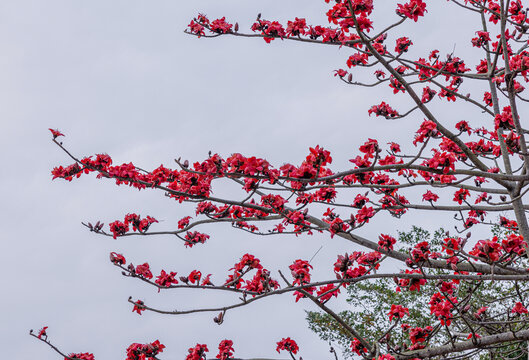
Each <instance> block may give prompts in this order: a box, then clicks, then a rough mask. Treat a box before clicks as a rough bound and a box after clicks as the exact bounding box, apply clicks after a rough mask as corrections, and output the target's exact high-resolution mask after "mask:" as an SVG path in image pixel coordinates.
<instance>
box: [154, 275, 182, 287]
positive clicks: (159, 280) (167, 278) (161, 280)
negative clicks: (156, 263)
mask: <svg viewBox="0 0 529 360" xmlns="http://www.w3.org/2000/svg"><path fill="white" fill-rule="evenodd" d="M175 276H176V272H174V271H171V272H170V273H169V274H168V273H166V272H165V270H162V272H161V273H160V275H158V276H157V277H156V281H155V283H156V284H158V285H160V286H163V287H169V286H171V285H172V284H178V280H176V278H175ZM158 291H159V289H158Z"/></svg>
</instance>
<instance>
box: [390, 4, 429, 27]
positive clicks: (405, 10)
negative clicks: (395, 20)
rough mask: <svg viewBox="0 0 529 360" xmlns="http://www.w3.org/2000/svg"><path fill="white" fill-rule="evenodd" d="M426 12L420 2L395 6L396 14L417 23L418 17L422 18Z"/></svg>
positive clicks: (424, 6)
mask: <svg viewBox="0 0 529 360" xmlns="http://www.w3.org/2000/svg"><path fill="white" fill-rule="evenodd" d="M425 12H427V11H426V4H425V3H424V2H423V1H422V0H410V2H409V3H406V4H404V5H402V4H398V5H397V14H399V15H401V16H405V17H407V18H410V19H412V20H413V21H415V22H417V19H418V18H419V16H424V13H425Z"/></svg>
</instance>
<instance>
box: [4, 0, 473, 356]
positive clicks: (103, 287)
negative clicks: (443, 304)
mask: <svg viewBox="0 0 529 360" xmlns="http://www.w3.org/2000/svg"><path fill="white" fill-rule="evenodd" d="M395 3H396V2H394V1H381V0H379V1H376V2H375V6H376V7H377V6H378V7H380V5H379V4H383V7H380V9H378V8H377V10H378V12H377V14H376V17H375V19H376V20H378V21H380V22H381V23H380V24H388V23H389V22H390V21H393V20H395V19H396V16H395V14H394V9H395ZM388 4H390V5H389V6H388ZM434 5H435V6H434ZM327 6H328V5H327V4H325V2H324V1H306V0H304V1H302V0H290V1H284V0H283V1H281V0H268V1H265V2H257V1H242V0H237V1H236V0H231V1H226V0H225V1H218V0H215V1H214V0H204V1H200V3H199V4H197V2H194V1H175V0H173V1H168V0H156V1H140V0H110V1H109V0H90V1H79V0H62V1H61V0H47V1H42V0H16V1H0V46H1V51H0V53H1V55H0V119H1V121H2V125H3V126H2V127H3V129H2V130H3V131H2V133H3V137H2V141H1V143H0V147H1V155H0V156H1V159H2V165H3V166H2V169H3V172H2V173H3V174H4V175H3V176H2V178H1V180H0V181H1V187H0V189H1V190H0V191H1V201H2V206H1V207H0V216H1V219H2V224H3V226H2V235H1V240H2V242H1V246H2V248H1V252H0V256H1V258H2V264H3V266H4V268H5V269H7V274H4V280H3V285H2V289H3V290H4V291H3V295H2V297H1V298H0V306H1V308H2V311H3V316H2V320H1V321H0V338H1V339H2V343H3V344H4V346H3V350H2V355H3V356H4V357H5V358H6V359H42V360H52V359H58V356H57V354H55V353H54V352H53V351H52V350H51V349H49V348H48V347H47V346H45V345H44V344H42V343H39V342H38V341H35V340H34V339H33V338H30V337H29V336H28V335H27V333H28V331H29V329H31V328H33V329H36V330H37V329H39V328H40V327H42V326H44V325H47V326H49V330H48V333H49V336H50V339H51V340H52V341H53V343H54V344H55V345H57V346H58V347H60V348H61V349H63V350H64V351H65V352H68V353H69V352H85V351H89V352H93V353H94V354H95V355H96V359H98V360H101V359H121V358H124V357H125V356H124V350H125V348H126V347H127V346H128V345H129V344H130V343H132V342H140V343H144V342H150V341H154V340H156V339H159V340H160V341H161V342H162V343H164V344H165V345H166V346H167V349H166V351H165V352H164V354H163V356H162V358H163V359H183V358H184V357H185V355H186V350H187V348H189V347H191V346H194V345H195V344H196V343H197V342H199V343H207V344H208V345H209V348H210V351H211V352H210V356H211V357H214V355H215V354H216V348H217V345H218V343H219V341H220V340H222V339H224V338H228V339H232V340H233V341H234V347H235V350H236V355H237V356H240V357H251V356H271V357H272V356H277V353H275V342H277V341H278V340H280V339H281V338H282V337H286V336H290V337H292V338H294V339H295V340H296V341H298V344H299V345H300V347H301V350H302V351H301V354H302V356H303V357H304V358H305V359H316V358H317V359H324V358H330V354H329V353H328V346H327V345H326V344H325V343H324V342H321V341H319V339H318V338H317V336H316V335H314V334H312V333H311V332H310V331H309V330H308V329H307V324H306V322H305V320H304V317H305V314H304V310H306V309H309V310H314V307H313V306H312V305H311V304H310V303H309V302H303V301H300V302H299V303H297V304H296V303H294V299H293V297H292V296H291V295H286V296H283V297H277V298H275V299H269V300H266V301H263V302H262V303H255V304H252V305H250V306H248V307H246V308H241V309H239V310H236V311H232V312H229V313H228V314H227V317H226V321H225V323H224V324H223V325H222V326H218V325H216V324H215V323H214V322H213V321H212V318H213V316H214V315H215V314H206V315H189V316H182V317H171V316H162V315H159V314H154V313H149V312H146V313H144V314H143V315H142V316H138V315H137V314H135V313H132V312H131V310H132V308H131V306H130V304H128V303H127V301H126V300H127V298H128V296H129V295H132V296H133V297H134V298H139V299H143V300H145V301H146V302H147V303H148V304H150V305H153V306H156V307H160V308H164V309H169V310H170V309H175V308H177V309H188V308H193V307H197V306H204V305H213V304H220V303H222V304H229V303H231V302H233V301H236V300H237V299H236V297H232V296H220V295H219V296H218V297H215V298H212V296H211V294H212V293H201V292H178V291H173V292H170V291H163V292H161V293H160V294H158V293H157V292H156V290H155V289H154V288H151V287H147V286H145V284H142V283H141V282H139V281H135V280H133V279H128V278H123V277H122V276H121V275H120V272H119V271H117V269H116V268H114V267H113V266H112V265H111V264H110V262H109V261H108V253H109V252H110V251H117V252H120V253H123V254H124V255H125V257H126V258H127V260H130V261H131V262H133V263H134V264H140V263H143V262H145V261H148V262H149V263H150V264H151V268H152V269H153V273H156V274H158V273H159V271H160V270H161V269H162V268H163V269H166V270H169V271H177V272H178V273H179V275H186V274H188V273H189V272H190V271H191V270H193V269H199V270H201V271H202V272H203V273H205V274H207V273H213V274H214V276H213V281H215V280H217V282H219V283H220V282H222V281H223V280H224V278H225V276H226V275H227V273H228V269H229V268H230V267H232V265H233V264H234V263H235V262H237V261H238V259H239V257H240V256H241V255H242V254H244V253H246V252H250V253H252V254H254V255H256V256H258V257H259V258H261V259H262V263H263V264H264V266H265V267H267V268H269V269H270V270H277V269H286V268H287V267H288V265H289V264H290V263H292V261H293V260H295V259H298V258H302V259H308V258H310V257H311V256H312V255H313V254H314V253H315V252H316V251H317V250H318V248H319V247H320V246H321V245H322V244H324V247H323V249H322V251H321V252H320V253H319V254H318V256H317V257H316V258H315V260H314V262H313V263H314V265H315V266H321V267H322V268H324V269H325V271H323V272H322V274H326V275H327V276H332V275H331V273H332V264H333V263H334V261H335V259H336V254H337V253H341V252H344V251H351V250H352V248H351V245H350V244H348V243H345V242H341V241H340V240H339V239H337V238H334V239H333V240H332V241H331V240H330V239H329V238H328V237H327V236H326V235H315V236H313V237H307V236H302V237H299V238H295V237H294V238H284V237H281V238H272V237H265V238H260V237H252V236H248V235H247V234H246V233H242V232H237V231H235V230H232V229H231V228H230V227H229V226H214V227H210V228H207V229H204V230H205V231H206V232H208V233H209V234H210V235H211V239H210V240H209V242H208V244H207V245H206V246H196V247H193V248H192V249H186V248H184V246H183V244H182V243H181V242H180V241H178V240H176V239H173V238H168V237H157V238H155V237H149V238H139V237H138V238H131V237H129V238H127V239H119V240H118V241H114V240H111V239H109V238H104V237H100V236H96V235H94V234H92V233H90V232H88V231H87V230H86V229H85V228H84V227H83V226H82V225H81V221H92V222H93V221H97V220H102V221H104V222H105V223H107V224H108V223H109V222H111V221H113V220H116V219H122V218H123V216H124V215H125V214H126V213H128V212H137V213H140V214H142V215H151V216H154V217H155V218H157V219H159V220H160V224H157V225H156V226H157V229H160V230H161V229H167V230H170V229H174V227H175V224H176V221H177V220H178V219H180V218H181V217H183V216H185V215H187V214H188V213H189V212H190V211H192V210H190V209H191V207H189V206H181V205H179V204H178V203H176V202H175V201H172V200H169V199H167V198H165V197H164V196H163V194H162V193H158V192H153V191H143V192H138V191H136V190H133V189H130V188H127V187H120V188H118V187H116V186H115V185H113V183H112V182H111V181H103V180H96V179H95V177H94V176H85V177H83V178H81V179H79V180H76V181H73V182H72V183H67V182H65V181H62V180H55V181H52V180H51V175H50V171H51V169H52V168H53V167H54V166H57V165H60V164H62V165H66V164H69V163H70V160H69V159H68V158H67V157H66V155H65V154H64V153H63V152H62V151H61V150H60V149H59V148H57V147H56V146H55V145H54V144H53V143H52V142H51V141H50V139H51V136H50V133H49V131H48V130H47V129H48V128H49V127H51V128H58V129H60V130H61V131H62V132H63V133H65V134H66V137H65V138H63V139H64V140H63V141H64V143H65V145H66V146H67V147H68V148H69V149H70V150H71V151H72V152H73V153H75V154H77V155H79V156H84V155H91V154H95V153H104V152H106V153H108V154H109V155H111V156H112V157H113V159H114V162H115V163H117V164H119V163H122V162H129V161H133V162H134V163H135V164H136V165H138V166H140V167H142V168H148V169H152V168H154V167H157V166H159V165H160V164H162V163H163V164H165V165H166V166H169V167H170V166H173V164H174V162H173V159H174V158H178V157H182V158H183V159H189V160H191V161H197V160H203V159H205V158H206V157H207V154H208V151H209V150H212V151H213V152H217V153H219V154H222V155H223V156H229V155H230V154H231V153H234V152H241V153H243V154H247V155H255V156H259V157H265V158H266V159H268V160H269V161H270V162H271V163H272V164H274V165H275V166H277V167H279V166H280V165H282V164H283V163H284V162H291V163H295V164H299V163H300V162H301V161H302V160H303V158H304V157H305V156H306V154H307V152H308V148H309V147H310V146H315V145H318V144H319V145H320V146H323V147H325V148H327V149H329V150H331V151H332V153H333V158H334V160H335V161H334V163H333V166H332V168H333V169H334V170H336V169H345V168H348V167H349V163H348V159H350V158H351V157H353V155H354V154H355V153H356V149H357V147H358V145H359V144H361V143H363V142H364V141H365V140H366V139H367V138H369V137H371V138H377V139H379V140H380V141H381V142H385V141H390V140H398V141H400V142H402V143H409V142H410V139H411V138H412V132H414V131H415V130H416V129H417V127H418V124H419V123H420V122H421V121H422V119H421V118H420V117H415V118H413V117H411V118H410V119H406V120H404V121H398V122H396V121H394V122H391V121H389V122H388V121H383V120H380V119H377V118H369V117H368V115H367V109H368V108H369V106H370V105H373V104H375V103H379V102H380V101H381V100H387V99H388V98H389V99H390V100H391V103H392V104H394V105H395V107H398V105H402V107H403V108H405V107H406V105H407V104H409V102H408V100H407V99H406V98H405V96H404V95H403V96H400V97H398V98H393V97H389V96H390V93H391V91H390V89H386V88H384V89H373V90H365V89H359V88H353V87H349V86H346V85H345V84H343V83H341V82H339V81H338V80H337V79H336V78H335V77H334V76H333V70H335V69H338V68H344V67H345V60H346V58H347V57H348V56H349V55H350V51H349V50H347V49H339V48H338V47H335V46H314V45H307V44H300V43H295V42H288V41H283V42H282V41H279V40H276V41H273V42H272V44H270V45H267V44H265V43H264V41H262V40H261V39H241V38H234V37H221V38H217V39H197V38H195V37H192V36H188V35H185V34H184V33H183V30H184V29H185V28H186V26H187V24H188V23H189V21H190V19H191V18H193V16H195V15H196V14H197V13H198V12H204V13H206V14H207V15H208V16H210V18H212V19H213V18H216V17H221V16H226V17H227V19H228V20H230V21H238V22H239V24H240V29H241V31H248V28H249V26H250V25H251V23H252V22H253V20H254V19H255V17H256V14H257V13H259V12H261V13H262V14H263V17H264V18H266V19H278V20H281V21H283V22H285V23H286V20H288V19H293V18H294V17H296V16H298V17H305V18H307V20H308V22H309V23H312V24H317V23H320V24H322V23H325V20H326V18H325V16H324V11H326V7H327ZM429 10H430V12H429V13H428V14H427V16H426V17H425V18H424V19H422V20H421V21H420V22H419V24H414V23H411V24H410V26H408V25H406V26H405V27H403V28H402V30H399V36H409V37H410V38H412V40H413V41H414V43H415V44H416V46H415V48H414V50H413V51H415V54H417V56H419V55H421V56H423V57H425V56H426V55H427V54H428V52H427V51H428V50H431V49H432V45H431V44H435V46H436V47H437V48H438V49H439V50H441V53H447V52H451V51H452V50H453V48H454V45H456V44H457V47H456V49H457V50H459V52H457V51H456V53H457V54H458V55H460V56H463V55H465V53H464V52H465V49H464V47H465V46H467V45H468V39H469V37H468V36H470V35H471V34H472V33H473V31H475V30H476V29H475V28H474V27H473V26H474V25H475V24H473V23H472V21H470V20H467V19H466V18H465V17H457V16H453V15H451V12H452V11H454V10H455V8H454V7H453V6H449V5H447V3H446V2H445V1H441V2H438V3H436V4H429ZM410 29H411V30H410ZM418 34H420V36H419V35H418ZM466 35H468V36H467V37H464V36H466ZM461 38H463V39H464V40H465V42H462V41H461V40H460V39H461ZM442 40H445V41H444V42H442ZM445 105H446V103H442V104H441V106H439V107H437V108H435V107H434V110H441V109H442V106H445ZM455 106H456V108H457V106H460V105H455ZM462 111H463V110H462ZM466 114H467V113H465V115H463V113H462V114H461V115H460V117H459V115H457V116H455V117H454V118H453V119H450V121H452V120H453V121H454V123H455V122H456V121H459V120H462V119H463V118H464V116H466ZM417 219H418V218H417V217H415V218H411V217H408V218H406V217H405V218H403V219H402V220H401V221H395V220H393V219H385V220H384V221H383V222H382V221H379V222H375V221H374V222H373V224H370V225H371V226H368V227H367V228H366V229H362V234H363V235H366V236H375V234H378V233H380V232H386V233H393V234H396V231H397V230H398V229H403V230H406V229H409V227H410V226H411V224H413V223H416V222H417ZM420 221H421V222H420V223H419V224H418V225H423V226H425V227H428V228H436V227H437V226H438V225H442V221H440V220H439V218H428V217H425V218H421V219H420ZM382 229H383V230H382ZM276 277H277V276H276ZM330 305H332V303H330ZM337 305H339V306H337V307H336V308H335V309H336V310H341V308H340V306H343V304H342V305H340V303H337Z"/></svg>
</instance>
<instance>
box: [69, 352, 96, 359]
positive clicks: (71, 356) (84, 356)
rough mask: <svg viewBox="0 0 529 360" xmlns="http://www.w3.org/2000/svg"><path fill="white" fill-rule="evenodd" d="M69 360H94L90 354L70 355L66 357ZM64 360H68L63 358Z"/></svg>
mask: <svg viewBox="0 0 529 360" xmlns="http://www.w3.org/2000/svg"><path fill="white" fill-rule="evenodd" d="M68 357H69V358H70V359H79V360H95V357H94V354H91V353H77V354H75V353H71V354H69V355H68ZM64 360H69V359H68V358H66V357H65V358H64Z"/></svg>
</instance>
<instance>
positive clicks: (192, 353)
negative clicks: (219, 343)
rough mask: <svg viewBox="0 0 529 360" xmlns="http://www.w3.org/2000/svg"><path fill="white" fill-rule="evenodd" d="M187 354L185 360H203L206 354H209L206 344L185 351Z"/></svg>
mask: <svg viewBox="0 0 529 360" xmlns="http://www.w3.org/2000/svg"><path fill="white" fill-rule="evenodd" d="M187 351H188V352H189V354H188V355H187V356H186V360H203V359H204V358H205V357H206V353H207V352H209V350H208V347H207V345H206V344H196V345H195V347H193V348H189V350H187Z"/></svg>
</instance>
